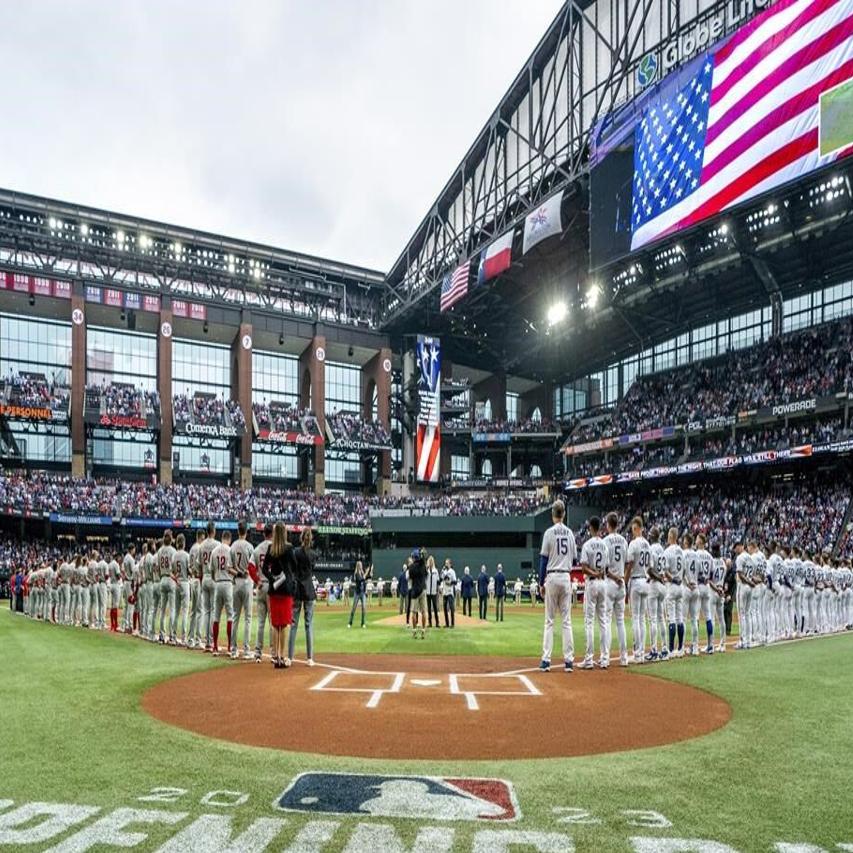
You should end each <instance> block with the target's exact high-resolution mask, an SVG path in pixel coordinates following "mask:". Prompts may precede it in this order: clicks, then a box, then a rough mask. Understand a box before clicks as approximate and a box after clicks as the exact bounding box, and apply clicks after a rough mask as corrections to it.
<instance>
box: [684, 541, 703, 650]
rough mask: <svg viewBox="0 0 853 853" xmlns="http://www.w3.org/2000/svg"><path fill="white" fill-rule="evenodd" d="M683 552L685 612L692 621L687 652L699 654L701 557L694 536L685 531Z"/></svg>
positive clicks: (688, 619)
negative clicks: (699, 575) (695, 545)
mask: <svg viewBox="0 0 853 853" xmlns="http://www.w3.org/2000/svg"><path fill="white" fill-rule="evenodd" d="M681 544H682V554H683V557H684V577H683V581H684V582H683V584H682V589H683V592H682V596H683V598H684V613H685V617H686V620H687V622H689V623H690V643H689V645H688V646H687V654H689V655H698V654H699V583H698V574H699V557H698V555H697V553H696V551H695V549H694V548H693V536H692V535H691V534H690V533H685V534H684V536H682V537H681Z"/></svg>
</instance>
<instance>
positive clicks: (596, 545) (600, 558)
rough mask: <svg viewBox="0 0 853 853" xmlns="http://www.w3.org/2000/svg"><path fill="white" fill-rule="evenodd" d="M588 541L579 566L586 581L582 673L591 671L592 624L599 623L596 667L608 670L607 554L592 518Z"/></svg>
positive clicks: (608, 554) (585, 543) (599, 523)
mask: <svg viewBox="0 0 853 853" xmlns="http://www.w3.org/2000/svg"><path fill="white" fill-rule="evenodd" d="M587 529H588V531H589V538H588V539H587V540H586V542H584V543H583V548H582V549H581V557H580V566H581V570H582V571H583V573H584V577H585V578H586V585H585V590H584V596H583V623H584V630H585V633H586V649H585V652H584V658H583V662H582V663H581V664H580V668H581V669H592V668H593V667H594V664H593V661H592V658H593V653H594V651H595V643H594V622H595V620H596V619H597V620H598V630H599V634H598V644H599V645H598V665H599V666H600V667H601V668H602V669H607V667H608V666H609V665H610V620H609V619H608V612H607V587H606V580H605V577H606V574H607V567H608V565H609V564H610V552H609V551H608V549H607V545H605V544H604V540H603V539H601V538H600V537H599V532H600V530H601V519H600V518H598V516H595V515H594V516H592V518H590V519H589V521H588V522H587Z"/></svg>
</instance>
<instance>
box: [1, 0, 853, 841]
mask: <svg viewBox="0 0 853 853" xmlns="http://www.w3.org/2000/svg"><path fill="white" fill-rule="evenodd" d="M178 5H180V4H178ZM235 5H236V4H235ZM493 5H494V14H495V15H496V16H500V15H502V14H507V13H508V9H509V6H507V7H506V9H504V8H503V7H502V4H501V3H500V2H497V3H495V4H493ZM322 6H324V4H317V9H318V10H319V8H320V7H322ZM304 11H306V12H307V11H308V10H304ZM310 11H311V13H312V14H314V12H315V11H317V10H315V9H314V8H313V4H312V8H311V10H310ZM45 14H47V13H45ZM139 14H140V15H142V16H143V17H144V16H145V14H146V12H145V10H144V8H143V9H142V10H141V11H139ZM318 14H319V12H318ZM549 14H552V12H549ZM140 20H141V19H140ZM200 37H201V36H200ZM407 37H411V35H408V36H407ZM415 38H416V36H415ZM457 38H458V36H457ZM164 39H165V36H164ZM459 40H460V41H464V39H459ZM164 43H165V42H164ZM496 48H499V45H496ZM530 49H532V52H529V51H530ZM528 52H529V57H528V59H527V60H526V62H524V65H523V67H522V68H521V69H520V70H519V71H518V73H517V75H516V76H515V77H514V79H512V80H508V81H502V82H501V89H504V94H503V96H502V97H501V98H500V101H499V102H498V103H497V104H496V105H493V108H490V111H489V112H488V113H484V114H483V115H481V116H479V117H478V119H477V121H478V124H480V126H481V128H482V129H481V130H480V131H479V133H478V134H477V135H476V138H474V139H473V141H471V140H466V144H467V143H468V142H470V145H469V146H468V147H467V151H466V152H465V154H464V156H463V157H462V159H461V161H460V162H458V163H456V164H454V163H453V162H448V163H446V169H444V171H443V173H444V174H447V175H449V177H448V178H447V181H446V183H445V184H444V186H443V187H441V188H440V191H439V192H438V193H437V195H435V189H438V188H434V189H433V190H432V192H433V195H434V201H433V202H432V204H430V205H429V207H428V209H426V212H425V215H423V218H422V219H421V221H420V222H419V223H415V222H414V221H413V222H412V227H413V229H414V230H413V231H412V232H411V236H410V237H409V239H408V242H406V243H405V245H402V246H399V247H397V253H396V254H397V257H396V260H395V262H394V263H393V264H392V265H391V267H390V268H389V269H373V268H369V267H366V266H363V265H361V263H359V264H351V263H349V262H348V261H347V260H346V259H345V258H341V259H339V260H331V259H329V258H326V257H320V256H318V255H317V254H315V253H311V252H304V251H300V247H299V246H298V245H296V246H293V245H288V246H287V248H282V247H280V246H276V245H270V244H269V243H268V242H261V241H258V242H253V241H251V240H247V239H245V238H237V237H229V236H227V235H224V234H218V233H213V232H211V231H208V230H205V229H204V228H200V227H199V223H195V224H194V223H193V222H185V223H183V224H171V223H168V222H165V221H157V220H155V219H152V218H145V217H142V216H138V215H136V214H134V213H133V210H132V209H128V210H127V211H126V212H116V211H113V210H106V209H101V208H99V207H96V206H91V205H83V204H78V203H75V202H74V200H73V199H65V200H57V199H54V198H51V197H45V196H44V195H40V194H30V193H28V192H26V189H27V188H20V189H15V190H12V189H8V190H4V189H0V456H1V457H2V470H0V594H2V598H3V599H4V600H3V601H2V606H0V648H2V650H3V653H4V654H3V657H4V668H3V670H4V671H3V679H2V682H3V684H2V688H0V697H2V701H0V725H2V730H3V732H4V738H3V746H2V749H0V756H2V759H0V767H2V774H0V850H21V851H30V850H32V851H47V850H50V851H61V853H72V852H73V853H77V851H85V850H93V851H106V850H116V849H125V848H127V849H135V850H140V851H143V850H144V851H160V853H190V852H191V853H217V852H218V851H222V852H223V853H225V851H228V853H238V851H239V852H240V853H260V851H287V852H288V853H336V851H345V852H346V853H408V851H424V853H426V852H427V851H429V853H433V851H434V852H435V853H462V851H471V853H501V851H506V853H510V851H512V853H515V851H518V853H521V851H525V853H526V851H542V853H564V851H573V850H577V851H579V853H582V851H590V853H592V851H594V853H604V851H613V853H628V851H637V853H654V851H665V853H677V851H685V852H686V853H687V852H689V851H695V853H747V851H767V853H771V852H773V853H775V851H779V853H823V851H843V850H853V804H851V790H853V788H851V783H853V776H851V770H850V767H851V758H853V568H851V560H853V500H851V496H853V490H852V489H851V485H852V484H853V460H851V453H853V414H852V413H851V402H853V158H850V157H849V155H850V154H851V153H853V0H632V2H622V0H566V2H565V3H564V4H562V5H561V6H559V10H558V13H557V14H556V17H554V18H553V20H552V21H551V23H550V25H548V26H547V29H546V30H545V32H544V33H542V34H541V38H540V39H539V41H538V43H536V44H535V45H534V44H531V45H528V46H525V48H524V53H525V54H526V53H528ZM211 55H213V54H211ZM84 58H85V57H84ZM297 65H298V63H296V62H295V60H294V68H296V67H297ZM93 67H94V66H93ZM99 68H100V69H101V70H103V66H99ZM176 73H177V72H176ZM9 80H10V82H12V83H13V85H14V82H13V78H12V77H10V78H9ZM462 82H463V81H459V83H460V89H459V90H458V91H455V92H454V91H448V92H446V93H443V95H442V97H443V99H445V100H446V99H456V98H460V97H462V98H464V97H465V95H464V93H463V90H462V88H461V85H462ZM507 83H508V85H505V84H507ZM400 108H401V109H402V106H401V107H400ZM7 120H8V114H7ZM430 120H431V121H433V119H430ZM432 127H434V129H435V133H436V135H438V134H440V133H442V132H443V128H442V117H441V116H440V115H436V116H435V117H434V123H433V124H432ZM58 141H60V140H58ZM93 144H94V145H95V146H97V140H94V141H93ZM340 144H341V145H342V146H343V145H344V140H342V141H341V142H340ZM243 156H245V157H246V158H247V159H251V157H252V153H251V152H245V153H244V155H243ZM412 168H415V167H414V165H413V166H412ZM321 178H322V176H320V177H318V180H319V179H321ZM129 179H130V176H129ZM144 179H145V175H144V174H143V175H142V180H143V181H144ZM133 180H134V181H138V180H139V176H138V175H136V176H133ZM175 192H176V193H178V194H179V193H180V187H176V189H175ZM57 194H58V193H57ZM297 197H298V190H294V194H293V195H292V196H291V195H289V194H285V196H284V198H283V199H282V200H280V201H277V203H280V204H283V205H287V204H289V203H291V202H290V201H289V199H296V198H297ZM293 203H295V201H294V202H293ZM107 206H110V205H109V204H108V205H107ZM369 219H370V217H369V216H365V222H364V233H365V235H366V236H365V238H364V239H366V240H369V239H370V236H369V232H370V227H371V223H370V221H369ZM282 242H286V240H285V239H284V238H283V239H282Z"/></svg>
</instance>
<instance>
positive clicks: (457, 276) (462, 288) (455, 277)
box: [439, 261, 471, 311]
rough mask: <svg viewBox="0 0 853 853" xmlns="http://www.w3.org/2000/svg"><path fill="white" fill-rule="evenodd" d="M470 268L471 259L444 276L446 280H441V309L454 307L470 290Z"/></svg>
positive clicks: (445, 309)
mask: <svg viewBox="0 0 853 853" xmlns="http://www.w3.org/2000/svg"><path fill="white" fill-rule="evenodd" d="M470 268H471V261H465V263H464V264H460V265H459V266H458V267H456V269H455V270H453V272H449V273H448V274H447V275H446V276H445V277H444V281H442V282H441V302H440V303H439V309H440V310H441V311H447V309H448V308H452V307H453V306H454V305H455V304H456V303H457V302H458V301H459V300H460V299H461V298H462V297H463V296H464V295H465V294H466V293H467V292H468V271H469V270H470Z"/></svg>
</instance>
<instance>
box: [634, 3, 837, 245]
mask: <svg viewBox="0 0 853 853" xmlns="http://www.w3.org/2000/svg"><path fill="white" fill-rule="evenodd" d="M851 78H853V0H779V2H777V3H776V4H775V5H773V6H771V7H770V8H769V9H767V10H766V11H765V12H763V13H762V14H761V15H759V16H757V17H756V18H755V19H753V20H752V21H751V22H750V23H748V24H746V25H745V26H744V27H742V28H741V29H739V30H738V31H737V32H736V33H735V34H734V35H733V36H731V38H729V39H728V40H727V41H726V42H725V43H724V44H723V45H722V46H721V47H720V48H718V49H717V50H716V51H714V52H713V53H708V54H707V55H705V56H703V57H701V58H700V59H699V60H697V61H695V62H694V63H692V65H691V66H688V69H687V71H686V73H684V74H681V75H678V76H677V77H676V78H675V79H676V80H677V81H678V82H676V83H675V84H674V85H671V86H669V87H666V86H664V87H662V89H661V93H660V97H659V98H658V99H656V100H652V101H651V102H650V103H649V105H648V106H647V107H646V109H645V110H644V111H643V114H642V119H641V121H640V123H639V125H638V126H637V128H636V132H635V144H634V176H633V181H634V184H633V193H632V209H631V226H632V228H631V230H632V238H631V248H632V249H636V248H638V247H640V246H643V245H646V244H647V243H650V242H652V241H654V240H657V239H659V238H661V237H664V236H666V235H667V234H671V233H674V232H676V231H679V230H681V229H683V228H687V227H690V226H691V225H693V224H695V223H697V222H699V221H701V220H702V219H705V218H707V217H709V216H713V215H715V214H717V213H719V212H721V211H723V210H725V209H727V208H729V207H732V206H733V205H736V204H739V203H741V202H743V201H746V200H747V199H749V198H752V197H754V196H757V195H760V194H762V193H764V192H767V191H768V190H772V189H773V188H775V187H778V186H780V185H782V184H784V183H787V182H788V181H791V180H794V179H796V178H799V177H800V176H802V175H804V174H806V173H808V172H810V171H812V170H814V169H816V168H819V167H820V166H823V165H826V164H827V163H831V162H833V161H834V160H837V159H839V158H841V157H844V156H847V155H848V154H850V153H853V147H850V146H848V147H843V145H842V147H841V148H840V149H838V150H836V151H833V152H829V153H827V154H825V155H824V156H821V155H820V153H819V140H818V132H819V125H818V121H819V96H820V94H821V93H822V92H825V91H827V90H828V89H831V88H833V87H835V86H837V85H839V84H840V83H843V82H845V81H848V80H850V79H851ZM847 127H848V134H849V125H847ZM849 141H850V140H849V135H848V137H847V140H846V142H845V143H844V144H846V143H848V142H849Z"/></svg>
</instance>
